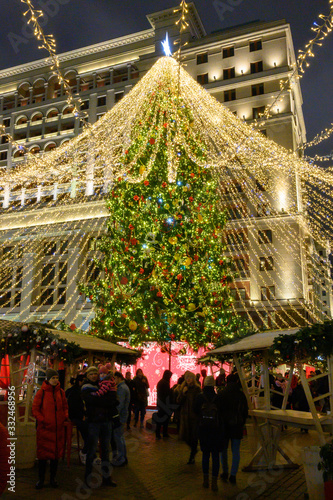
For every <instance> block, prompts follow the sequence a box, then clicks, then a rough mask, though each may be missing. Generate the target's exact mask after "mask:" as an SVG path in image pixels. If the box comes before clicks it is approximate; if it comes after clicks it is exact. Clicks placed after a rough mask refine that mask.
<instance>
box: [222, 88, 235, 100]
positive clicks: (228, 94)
mask: <svg viewBox="0 0 333 500" xmlns="http://www.w3.org/2000/svg"><path fill="white" fill-rule="evenodd" d="M235 100H236V90H235V89H233V90H225V91H224V102H228V101H235Z"/></svg>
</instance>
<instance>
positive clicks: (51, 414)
mask: <svg viewBox="0 0 333 500" xmlns="http://www.w3.org/2000/svg"><path fill="white" fill-rule="evenodd" d="M171 377H172V373H171V371H170V370H165V372H164V374H163V377H162V379H161V380H160V381H159V383H158V384H157V411H156V412H155V413H154V414H153V422H154V423H155V424H156V431H155V432H156V440H160V439H161V438H162V435H161V432H163V437H164V438H168V437H169V434H168V426H169V422H170V419H171V417H172V416H173V420H174V422H176V423H177V428H178V431H179V438H180V439H181V440H184V441H185V442H186V443H187V445H188V446H189V448H190V455H189V459H188V464H189V465H191V464H193V463H194V462H195V457H196V454H197V452H198V444H200V449H201V451H202V470H203V478H204V479H203V487H205V488H208V487H209V462H210V457H211V458H212V481H211V487H212V490H213V491H217V490H218V475H219V469H220V463H221V464H222V474H221V478H222V479H223V480H225V481H230V483H235V482H236V474H237V470H238V466H239V460H240V443H241V439H242V436H243V429H244V425H245V421H246V418H247V413H248V407H247V400H246V397H245V395H244V394H243V392H242V390H241V386H240V383H239V378H238V376H237V374H231V375H229V376H228V377H225V373H224V370H221V373H220V375H219V377H218V378H217V381H215V380H214V377H213V376H211V375H208V376H207V372H206V371H205V370H202V373H201V377H200V375H199V377H197V376H196V375H195V374H194V373H192V372H189V371H187V372H186V373H185V374H184V376H183V377H181V378H180V379H179V380H178V382H177V384H175V385H174V386H173V387H171V386H170V382H171ZM200 378H202V381H201V383H200ZM222 382H223V383H222ZM217 384H218V385H217ZM221 389H222V390H221ZM148 395H149V383H148V380H147V377H146V376H145V375H144V374H143V372H142V370H141V369H138V370H137V371H136V375H135V377H134V378H133V379H132V377H131V372H130V371H128V372H126V374H125V377H124V375H123V374H122V373H121V372H120V371H116V372H114V373H113V371H112V370H111V365H110V364H108V363H107V364H106V365H99V366H98V367H97V366H90V367H88V368H87V369H86V370H85V372H84V373H79V374H78V375H77V377H76V378H75V379H72V380H71V387H70V388H69V389H67V391H66V393H65V392H64V390H63V389H62V388H61V386H60V382H59V374H58V372H57V371H55V370H53V369H48V370H47V371H46V378H45V380H44V381H43V383H42V386H41V389H40V390H39V391H38V392H37V394H36V395H35V398H34V401H33V407H32V411H33V415H34V416H35V417H36V422H37V458H38V482H37V484H36V488H37V489H41V488H43V487H44V485H45V476H46V469H47V462H48V461H49V462H50V486H51V487H53V488H56V487H57V486H58V483H57V480H56V473H57V467H58V460H59V459H60V458H61V457H62V456H63V452H64V443H65V425H64V424H65V422H66V421H67V420H70V421H71V422H72V423H73V424H75V425H76V426H77V429H78V430H79V432H80V434H81V436H82V440H83V447H82V450H81V452H80V458H81V461H82V463H83V464H85V475H84V480H85V483H86V485H87V487H88V488H95V487H97V486H98V485H97V486H96V474H94V473H93V469H94V466H95V465H96V466H98V467H99V468H100V472H101V484H103V485H105V486H110V487H115V486H117V484H116V483H115V481H114V480H113V477H112V470H113V467H122V466H126V465H127V464H128V459H127V453H126V442H125V437H124V431H125V429H126V428H127V429H130V426H131V417H132V414H133V415H134V426H135V427H136V426H138V425H140V427H143V426H144V418H145V414H146V408H147V403H148ZM229 443H231V451H232V464H231V469H230V472H229V467H228V445H229ZM110 447H111V450H112V458H111V460H110V456H111V453H110V451H109V450H110ZM97 452H99V455H100V456H99V457H98V456H97Z"/></svg>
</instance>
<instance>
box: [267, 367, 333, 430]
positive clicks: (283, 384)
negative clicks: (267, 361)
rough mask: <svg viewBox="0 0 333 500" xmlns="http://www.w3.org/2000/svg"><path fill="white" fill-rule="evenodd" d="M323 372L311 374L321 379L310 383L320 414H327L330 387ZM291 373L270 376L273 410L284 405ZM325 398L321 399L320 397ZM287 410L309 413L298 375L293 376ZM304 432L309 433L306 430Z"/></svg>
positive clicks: (318, 371)
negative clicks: (322, 374)
mask: <svg viewBox="0 0 333 500" xmlns="http://www.w3.org/2000/svg"><path fill="white" fill-rule="evenodd" d="M320 375H321V371H320V370H319V369H317V370H316V371H315V372H311V374H310V376H311V378H312V377H317V376H318V377H319V378H316V379H315V380H311V381H310V383H309V386H310V391H311V394H312V396H313V398H318V400H317V402H316V407H317V410H318V411H319V412H320V413H326V412H327V411H329V410H330V407H329V397H327V393H329V385H328V377H327V375H326V376H323V377H321V376H320ZM288 380H289V372H286V373H285V375H284V376H283V375H282V373H277V374H275V375H273V374H270V388H271V389H272V390H273V391H274V392H272V397H271V405H272V407H273V408H281V407H282V403H283V398H284V396H285V393H286V391H287V388H288ZM321 395H322V396H323V398H320V396H321ZM287 409H292V410H298V411H309V404H308V401H307V398H306V395H305V392H304V388H303V385H302V383H301V380H300V378H299V376H298V375H297V374H295V373H294V374H293V375H292V378H291V383H290V388H289V393H288V396H287ZM303 432H307V430H304V431H303Z"/></svg>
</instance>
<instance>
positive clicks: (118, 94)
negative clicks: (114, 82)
mask: <svg viewBox="0 0 333 500" xmlns="http://www.w3.org/2000/svg"><path fill="white" fill-rule="evenodd" d="M123 97H124V91H122V92H116V93H115V95H114V102H115V103H117V102H119V101H120V100H121V99H122V98H123Z"/></svg>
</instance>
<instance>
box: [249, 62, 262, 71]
mask: <svg viewBox="0 0 333 500" xmlns="http://www.w3.org/2000/svg"><path fill="white" fill-rule="evenodd" d="M260 71H263V65H262V61H257V62H254V63H251V73H260Z"/></svg>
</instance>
